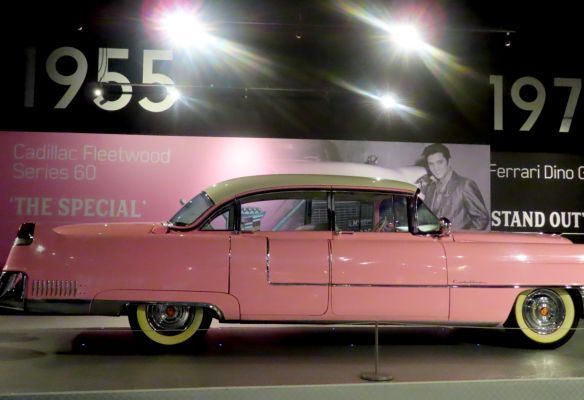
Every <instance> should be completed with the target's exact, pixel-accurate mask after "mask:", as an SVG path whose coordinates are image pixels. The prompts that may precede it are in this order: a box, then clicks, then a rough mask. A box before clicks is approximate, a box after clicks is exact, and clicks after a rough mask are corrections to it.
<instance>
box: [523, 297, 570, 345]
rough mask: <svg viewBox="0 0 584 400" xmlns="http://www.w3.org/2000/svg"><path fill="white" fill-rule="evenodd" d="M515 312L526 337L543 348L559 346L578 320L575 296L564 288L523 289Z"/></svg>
mask: <svg viewBox="0 0 584 400" xmlns="http://www.w3.org/2000/svg"><path fill="white" fill-rule="evenodd" d="M513 316H514V321H513V322H515V324H514V325H515V327H516V328H519V329H518V330H519V331H520V332H521V336H522V338H523V340H524V341H526V342H527V343H528V344H530V345H532V346H535V347H540V348H556V347H559V346H561V345H562V344H564V343H566V342H567V341H568V340H569V339H570V338H571V337H572V335H573V334H574V331H575V329H576V327H577V326H578V321H579V315H577V310H576V306H575V304H574V300H573V299H572V297H571V296H570V293H568V291H567V290H566V289H561V288H554V289H534V290H528V291H525V292H523V293H521V294H520V295H519V297H517V301H516V303H515V309H514V312H513Z"/></svg>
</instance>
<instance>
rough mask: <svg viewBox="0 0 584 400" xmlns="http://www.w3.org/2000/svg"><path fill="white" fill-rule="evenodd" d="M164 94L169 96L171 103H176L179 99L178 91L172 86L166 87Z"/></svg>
mask: <svg viewBox="0 0 584 400" xmlns="http://www.w3.org/2000/svg"><path fill="white" fill-rule="evenodd" d="M166 92H167V93H168V95H169V96H170V98H171V99H172V100H173V101H176V100H178V99H180V92H179V91H178V89H177V88H175V87H173V86H167V87H166Z"/></svg>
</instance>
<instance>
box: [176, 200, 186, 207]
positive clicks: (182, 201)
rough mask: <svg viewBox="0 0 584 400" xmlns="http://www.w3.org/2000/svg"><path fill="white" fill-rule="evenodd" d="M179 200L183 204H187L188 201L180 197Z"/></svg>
mask: <svg viewBox="0 0 584 400" xmlns="http://www.w3.org/2000/svg"><path fill="white" fill-rule="evenodd" d="M178 202H179V203H180V205H181V206H184V205H185V204H187V202H186V201H185V200H184V199H178Z"/></svg>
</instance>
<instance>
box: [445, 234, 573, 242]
mask: <svg viewBox="0 0 584 400" xmlns="http://www.w3.org/2000/svg"><path fill="white" fill-rule="evenodd" d="M452 239H453V240H454V241H455V242H473V243H476V242H479V243H548V244H569V243H572V242H571V241H570V240H569V239H566V238H564V237H562V236H560V235H558V234H545V233H519V232H472V231H458V232H452Z"/></svg>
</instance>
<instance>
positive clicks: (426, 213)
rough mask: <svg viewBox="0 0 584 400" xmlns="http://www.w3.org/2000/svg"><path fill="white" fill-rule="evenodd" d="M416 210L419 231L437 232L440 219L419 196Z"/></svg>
mask: <svg viewBox="0 0 584 400" xmlns="http://www.w3.org/2000/svg"><path fill="white" fill-rule="evenodd" d="M416 210H417V211H416V221H417V223H418V230H419V231H420V232H423V233H429V232H437V231H438V230H439V229H440V220H439V219H438V218H437V217H436V216H435V215H434V214H433V213H432V211H430V209H429V208H428V206H427V205H425V204H424V202H423V201H422V200H421V199H420V198H419V197H418V203H417V207H416Z"/></svg>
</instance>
